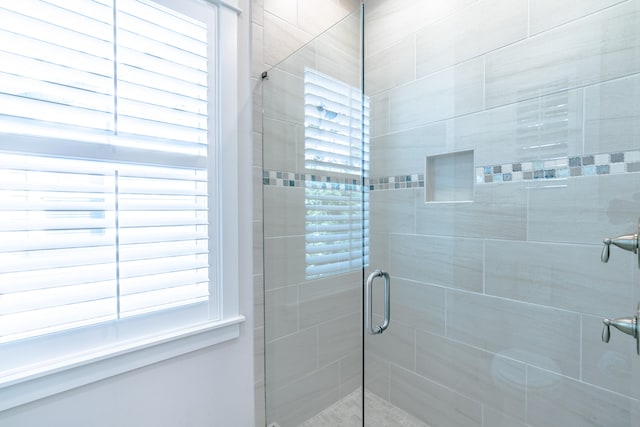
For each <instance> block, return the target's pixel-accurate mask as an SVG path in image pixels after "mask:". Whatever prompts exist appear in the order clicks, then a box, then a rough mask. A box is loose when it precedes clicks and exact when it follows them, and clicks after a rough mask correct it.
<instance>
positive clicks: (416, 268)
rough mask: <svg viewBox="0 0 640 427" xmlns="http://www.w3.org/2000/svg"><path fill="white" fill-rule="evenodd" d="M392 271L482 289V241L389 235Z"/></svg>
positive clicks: (407, 275) (452, 285) (439, 283)
mask: <svg viewBox="0 0 640 427" xmlns="http://www.w3.org/2000/svg"><path fill="white" fill-rule="evenodd" d="M389 257H390V262H389V264H390V270H389V271H390V272H391V273H392V274H393V275H394V276H396V277H398V278H403V279H409V280H415V281H417V282H424V283H430V284H436V285H442V286H447V287H452V288H458V289H467V290H474V291H481V290H482V241H480V240H473V239H459V238H450V237H437V236H416V235H391V236H389Z"/></svg>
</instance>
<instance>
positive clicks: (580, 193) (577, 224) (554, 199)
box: [529, 174, 640, 262]
mask: <svg viewBox="0 0 640 427" xmlns="http://www.w3.org/2000/svg"><path fill="white" fill-rule="evenodd" d="M639 212H640V175H638V174H625V175H606V176H605V175H601V176H589V177H580V178H575V179H571V180H569V182H568V183H567V186H566V187H563V188H545V189H542V190H538V189H532V190H530V192H529V239H530V240H536V241H549V242H573V243H584V244H593V245H600V244H601V243H602V239H603V238H605V237H616V236H619V235H622V234H628V233H630V232H631V231H633V230H635V229H636V228H637V219H638V218H637V217H638V213H639ZM616 249H617V248H613V249H612V250H611V261H613V260H614V257H616V258H619V257H622V258H626V259H629V257H628V256H625V255H627V254H626V253H624V251H622V252H620V251H616ZM591 259H592V260H593V261H594V262H597V259H598V253H597V251H596V250H595V248H594V255H593V257H592V258H591ZM611 261H610V262H611Z"/></svg>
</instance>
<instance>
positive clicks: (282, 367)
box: [265, 328, 318, 403]
mask: <svg viewBox="0 0 640 427" xmlns="http://www.w3.org/2000/svg"><path fill="white" fill-rule="evenodd" d="M265 350H266V356H265V358H266V372H265V378H266V385H267V391H274V390H276V389H278V388H280V387H283V386H285V385H287V384H290V383H292V382H293V381H296V380H298V379H300V378H302V377H304V376H306V375H308V374H310V373H312V372H314V371H315V370H317V369H318V330H317V329H316V328H312V329H307V330H305V331H301V332H298V333H295V334H292V335H288V336H286V337H284V338H279V339H277V340H274V341H271V342H267V344H266V347H265ZM267 403H268V402H267Z"/></svg>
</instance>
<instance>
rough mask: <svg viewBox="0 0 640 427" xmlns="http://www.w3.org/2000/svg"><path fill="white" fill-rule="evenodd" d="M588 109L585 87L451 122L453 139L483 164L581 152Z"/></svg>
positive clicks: (449, 136)
mask: <svg viewBox="0 0 640 427" xmlns="http://www.w3.org/2000/svg"><path fill="white" fill-rule="evenodd" d="M582 110H583V102H582V91H580V90H571V91H563V92H559V93H555V94H552V95H547V96H542V97H538V98H535V99H531V100H528V101H523V102H519V103H515V104H511V105H507V106H503V107H499V108H492V109H489V110H484V111H482V112H479V113H476V114H470V115H467V116H463V117H458V118H456V119H453V120H450V121H449V123H448V126H447V141H448V144H449V145H450V146H451V147H452V148H451V149H452V150H469V149H473V150H474V155H475V161H476V165H478V166H489V165H499V164H504V163H511V162H521V161H527V160H537V159H553V158H558V157H566V156H568V155H578V154H581V153H582V126H583V123H582V121H583V114H582Z"/></svg>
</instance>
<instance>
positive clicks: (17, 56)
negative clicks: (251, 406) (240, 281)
mask: <svg viewBox="0 0 640 427" xmlns="http://www.w3.org/2000/svg"><path fill="white" fill-rule="evenodd" d="M235 14H236V12H235V11H233V10H231V9H229V10H227V9H225V8H222V7H215V6H213V5H211V4H207V3H202V2H195V1H194V2H191V1H177V0H156V1H149V0H117V1H114V0H76V1H74V2H68V1H64V0H31V1H19V2H16V1H4V0H0V352H2V354H3V357H2V359H1V360H0V397H1V396H2V393H3V392H6V391H7V390H6V389H3V388H2V387H8V386H9V385H12V384H14V383H19V382H20V381H22V380H28V379H29V378H31V377H34V378H35V377H38V376H39V375H41V373H42V372H45V371H46V370H47V369H46V366H57V367H58V368H59V367H61V366H62V367H64V366H65V363H66V362H65V361H66V360H69V359H70V358H73V357H76V362H77V361H78V360H79V359H77V355H81V354H85V353H86V352H89V353H93V352H95V351H96V349H98V350H99V349H107V350H105V353H104V354H107V353H108V352H109V350H108V349H109V348H116V347H118V346H119V347H118V350H117V351H116V352H122V351H123V349H126V348H134V347H135V345H136V344H135V343H136V342H140V340H141V339H143V340H149V339H150V337H154V336H158V337H161V338H160V340H166V339H167V337H168V336H174V335H175V336H179V333H180V331H182V330H185V329H189V328H191V329H190V330H191V331H192V332H193V331H194V330H198V327H199V325H201V326H202V328H205V327H206V328H209V327H212V325H214V324H215V323H216V322H218V323H219V324H223V323H225V321H226V322H227V323H228V322H231V323H234V322H235V321H236V320H237V319H236V320H233V319H234V316H237V307H235V308H234V307H232V306H231V307H227V306H225V305H224V301H223V300H222V295H223V289H226V288H225V283H224V282H225V279H224V278H223V276H222V270H223V269H222V268H220V266H221V265H226V262H227V261H226V260H225V255H223V252H224V247H225V239H226V240H230V239H231V236H228V235H226V236H225V234H227V233H230V231H227V232H225V233H223V232H222V231H219V230H221V229H222V228H223V227H221V224H222V223H224V221H225V220H226V218H227V215H226V214H225V212H226V211H227V210H226V208H224V207H223V206H221V203H220V200H221V198H223V197H224V193H225V192H224V191H223V190H222V185H221V184H220V180H221V177H222V176H224V173H228V172H234V171H235V170H234V169H233V166H229V164H230V165H233V162H234V158H233V156H234V155H235V154H234V153H233V152H231V154H225V155H226V156H231V158H229V159H224V156H225V155H223V154H221V153H222V152H223V150H222V148H221V147H222V142H221V141H220V138H219V135H220V134H221V133H222V132H223V131H224V129H223V128H225V127H226V126H228V123H230V122H229V120H230V119H229V118H228V117H227V116H226V115H225V114H223V112H222V108H220V105H223V104H224V106H225V107H227V106H228V107H231V108H229V111H230V113H229V117H233V108H234V107H235V105H236V104H235V100H232V101H228V102H227V104H225V101H223V100H222V98H223V95H222V93H221V92H222V89H221V86H222V84H221V82H222V81H224V82H225V84H226V85H227V86H228V89H226V90H229V91H230V92H231V91H233V90H234V88H235V87H236V85H235V79H236V78H237V77H236V70H235V68H234V67H235V66H232V65H225V66H224V67H222V66H221V64H220V61H219V57H220V55H227V57H228V56H230V55H233V57H232V58H231V59H233V61H228V63H229V64H233V63H235V57H236V55H237V53H236V52H235V50H234V49H235V37H236V31H237V30H236V22H235V21H236V20H237V19H236V16H235ZM222 15H224V16H226V19H223V18H222ZM225 37H226V38H229V39H230V40H233V43H227V44H226V45H224V46H222V44H221V40H220V38H225ZM231 96H232V97H233V96H235V94H233V93H232V94H231ZM236 111H237V110H236ZM231 127H232V128H233V126H231ZM234 129H235V128H233V129H232V130H231V131H230V132H226V133H225V135H226V136H228V140H229V143H230V144H232V145H235V143H234V141H233V138H234ZM226 151H229V150H226ZM231 151H233V150H231ZM223 159H224V161H225V163H227V161H226V160H229V163H228V165H227V166H224V167H218V166H217V165H219V164H220V163H221V162H222V161H223ZM230 168H231V169H230ZM222 169H224V170H222ZM233 190H234V189H233V188H231V187H229V188H227V190H225V191H233ZM225 228H226V225H225ZM233 229H234V227H233V224H230V227H229V230H233ZM227 246H228V245H227ZM233 257H234V255H228V258H229V259H232V258H233ZM229 262H230V266H233V265H234V261H233V260H231V261H229ZM228 274H229V273H228V272H227V275H228ZM227 277H228V276H227ZM230 294H232V293H230ZM226 300H227V301H233V300H234V299H233V298H232V297H231V298H230V297H228V296H227V297H226ZM230 319H231V320H230ZM194 328H195V329H194ZM148 344H149V343H148V342H147V343H146V344H145V345H148ZM104 354H101V357H102V356H104ZM82 360H85V359H82ZM74 363H75V362H74ZM83 363H84V362H83ZM43 366H45V368H43ZM30 372H31V373H30ZM34 372H38V373H37V374H34V375H32V374H33V373H34ZM0 400H2V399H0ZM1 409H2V408H1V407H0V410H1Z"/></svg>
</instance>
